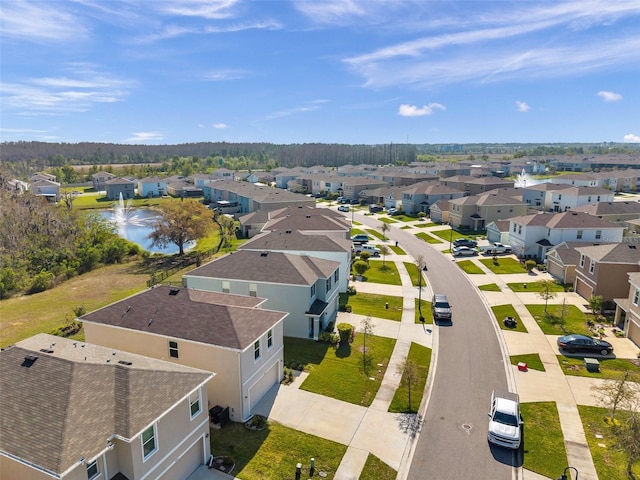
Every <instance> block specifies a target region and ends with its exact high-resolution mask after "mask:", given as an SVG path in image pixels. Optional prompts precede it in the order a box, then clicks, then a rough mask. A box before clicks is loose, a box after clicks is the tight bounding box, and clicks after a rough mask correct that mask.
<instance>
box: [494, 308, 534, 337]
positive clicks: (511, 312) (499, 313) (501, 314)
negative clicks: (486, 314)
mask: <svg viewBox="0 0 640 480" xmlns="http://www.w3.org/2000/svg"><path fill="white" fill-rule="evenodd" d="M491 310H493V314H494V315H495V316H496V320H497V321H498V325H500V328H501V329H502V330H510V331H514V332H522V333H528V332H527V328H526V327H525V326H524V324H523V323H522V320H521V319H520V315H518V312H516V309H515V308H513V305H511V304H510V303H509V304H506V305H495V306H493V307H491ZM506 317H513V318H515V319H516V320H517V322H518V323H517V324H516V327H515V328H509V327H507V326H506V325H505V324H504V322H503V320H504V319H505V318H506Z"/></svg>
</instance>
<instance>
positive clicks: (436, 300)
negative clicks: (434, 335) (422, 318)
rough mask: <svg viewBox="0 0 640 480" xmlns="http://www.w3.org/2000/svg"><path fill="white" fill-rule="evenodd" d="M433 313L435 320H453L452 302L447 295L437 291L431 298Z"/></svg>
mask: <svg viewBox="0 0 640 480" xmlns="http://www.w3.org/2000/svg"><path fill="white" fill-rule="evenodd" d="M431 313H432V314H433V320H434V321H435V322H437V321H438V320H447V321H449V322H450V321H451V319H452V315H451V304H450V303H449V300H448V299H447V296H446V295H443V294H441V293H436V294H435V295H434V296H433V298H432V299H431Z"/></svg>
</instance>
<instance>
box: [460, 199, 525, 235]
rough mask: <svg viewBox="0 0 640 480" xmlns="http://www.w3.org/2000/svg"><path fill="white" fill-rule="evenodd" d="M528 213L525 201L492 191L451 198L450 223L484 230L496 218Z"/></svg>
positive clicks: (500, 218) (502, 218) (501, 218)
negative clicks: (484, 193)
mask: <svg viewBox="0 0 640 480" xmlns="http://www.w3.org/2000/svg"><path fill="white" fill-rule="evenodd" d="M526 213H527V205H526V204H525V203H524V202H521V201H519V200H515V199H514V198H512V197H503V196H501V195H495V194H492V193H488V194H486V195H478V196H472V197H462V198H456V199H453V200H449V224H451V225H452V226H453V227H455V228H466V229H470V230H483V229H485V228H486V226H487V225H488V224H490V223H491V222H495V221H496V220H504V219H506V218H511V217H516V216H519V215H525V214H526Z"/></svg>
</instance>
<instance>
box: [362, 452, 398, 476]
mask: <svg viewBox="0 0 640 480" xmlns="http://www.w3.org/2000/svg"><path fill="white" fill-rule="evenodd" d="M397 476H398V472H396V471H395V470H394V469H393V468H391V467H390V466H389V465H387V464H386V463H384V462H383V461H382V460H380V459H379V458H378V457H376V456H375V455H373V454H372V453H370V454H369V456H368V457H367V461H366V463H365V464H364V468H363V469H362V473H360V477H359V480H395V479H396V477H397Z"/></svg>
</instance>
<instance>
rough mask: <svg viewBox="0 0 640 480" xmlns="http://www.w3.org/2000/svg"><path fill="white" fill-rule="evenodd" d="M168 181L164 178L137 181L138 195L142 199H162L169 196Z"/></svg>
mask: <svg viewBox="0 0 640 480" xmlns="http://www.w3.org/2000/svg"><path fill="white" fill-rule="evenodd" d="M168 183H169V182H168V179H166V178H162V177H157V176H154V177H145V178H140V179H139V180H137V181H136V187H137V189H138V195H140V196H141V197H149V198H151V197H162V196H163V195H166V194H167V184H168Z"/></svg>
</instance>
